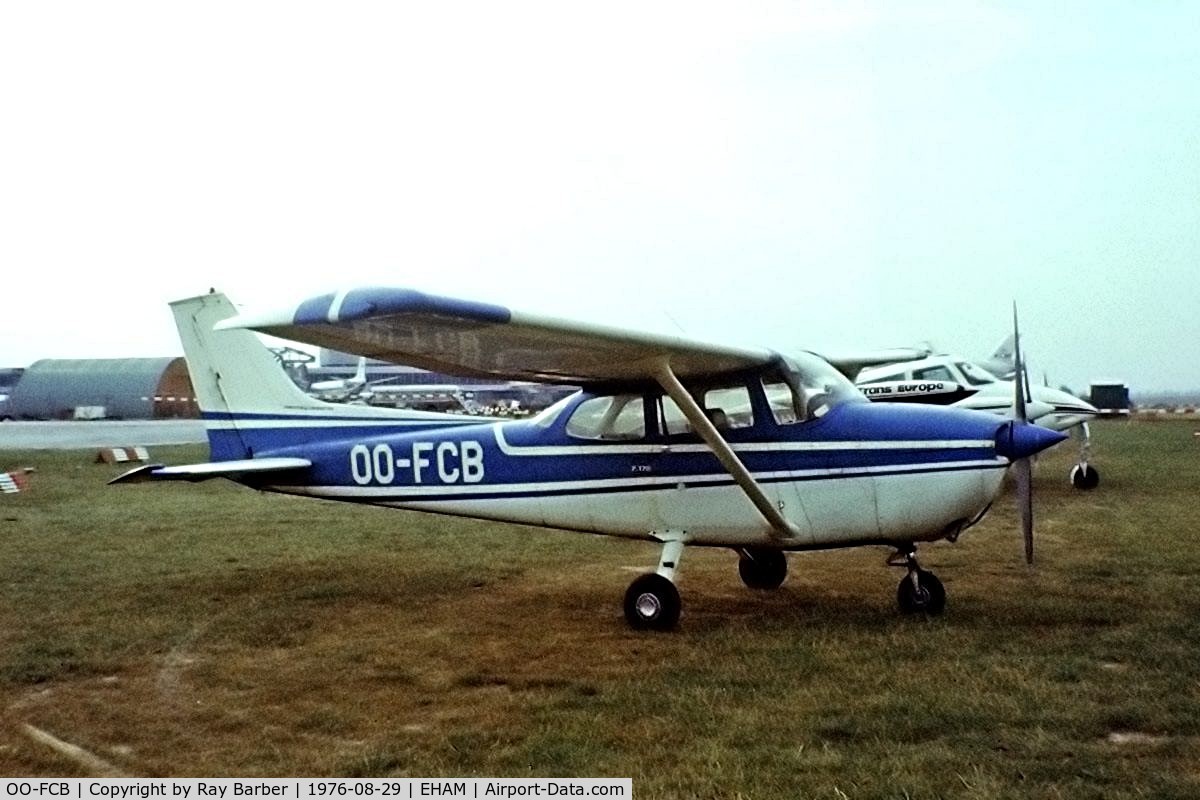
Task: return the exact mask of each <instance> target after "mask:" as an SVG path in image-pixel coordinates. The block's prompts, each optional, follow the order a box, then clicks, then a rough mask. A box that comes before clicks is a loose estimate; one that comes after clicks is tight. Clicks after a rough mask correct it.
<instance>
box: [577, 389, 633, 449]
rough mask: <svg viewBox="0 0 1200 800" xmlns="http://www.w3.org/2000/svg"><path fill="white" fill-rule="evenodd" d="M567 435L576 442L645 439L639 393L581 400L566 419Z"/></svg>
mask: <svg viewBox="0 0 1200 800" xmlns="http://www.w3.org/2000/svg"><path fill="white" fill-rule="evenodd" d="M567 435H569V436H574V437H576V438H577V439H599V440H602V441H615V442H628V441H635V440H637V439H644V438H645V436H646V411H645V407H644V405H643V403H642V396H641V395H640V394H618V395H606V396H602V397H593V398H591V399H590V400H584V401H583V402H582V403H580V404H579V405H578V406H577V407H576V408H575V412H574V413H573V414H571V418H570V419H569V420H567Z"/></svg>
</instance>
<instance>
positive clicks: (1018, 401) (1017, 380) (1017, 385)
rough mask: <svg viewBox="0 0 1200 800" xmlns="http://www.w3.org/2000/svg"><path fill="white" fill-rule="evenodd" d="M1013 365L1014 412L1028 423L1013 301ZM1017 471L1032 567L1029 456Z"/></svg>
mask: <svg viewBox="0 0 1200 800" xmlns="http://www.w3.org/2000/svg"><path fill="white" fill-rule="evenodd" d="M1013 365H1014V367H1015V370H1016V374H1014V375H1013V411H1014V412H1015V413H1016V417H1017V420H1018V422H1017V423H1015V424H1017V425H1023V424H1027V423H1028V420H1029V414H1028V410H1027V409H1026V407H1025V400H1026V397H1027V396H1029V395H1030V394H1032V393H1031V392H1030V391H1029V371H1028V370H1027V369H1026V368H1025V361H1024V359H1023V358H1022V357H1021V329H1020V325H1019V324H1018V322H1017V303H1016V301H1015V300H1014V301H1013ZM1013 466H1014V467H1016V470H1017V511H1018V512H1019V513H1020V515H1021V537H1022V538H1023V539H1024V540H1025V563H1026V564H1033V464H1032V462H1031V461H1030V460H1029V457H1028V456H1026V457H1025V458H1021V459H1018V460H1017V461H1016V462H1015V463H1014V464H1013Z"/></svg>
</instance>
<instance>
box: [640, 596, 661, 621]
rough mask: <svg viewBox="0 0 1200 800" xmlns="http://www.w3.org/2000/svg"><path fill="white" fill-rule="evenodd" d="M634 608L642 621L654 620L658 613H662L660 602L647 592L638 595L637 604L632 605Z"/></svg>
mask: <svg viewBox="0 0 1200 800" xmlns="http://www.w3.org/2000/svg"><path fill="white" fill-rule="evenodd" d="M634 607H635V608H637V612H638V614H640V615H641V616H642V618H643V619H654V618H655V617H657V616H658V613H659V612H660V611H662V602H661V601H660V600H659V599H658V598H657V597H655V596H654V595H652V594H650V593H649V592H643V593H642V594H640V595H638V599H637V602H636V603H634Z"/></svg>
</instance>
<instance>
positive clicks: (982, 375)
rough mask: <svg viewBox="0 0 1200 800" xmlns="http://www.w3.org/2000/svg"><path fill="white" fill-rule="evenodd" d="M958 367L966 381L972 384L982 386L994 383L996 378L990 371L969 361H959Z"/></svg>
mask: <svg viewBox="0 0 1200 800" xmlns="http://www.w3.org/2000/svg"><path fill="white" fill-rule="evenodd" d="M958 368H959V370H960V371H961V372H962V374H963V377H964V378H966V379H967V383H969V384H971V385H972V386H983V385H985V384H988V383H995V382H996V379H995V377H993V376H992V373H990V372H988V371H987V370H986V369H984V368H983V367H981V366H979V365H978V364H972V363H971V362H970V361H959V362H958Z"/></svg>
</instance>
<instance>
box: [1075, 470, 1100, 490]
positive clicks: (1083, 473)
mask: <svg viewBox="0 0 1200 800" xmlns="http://www.w3.org/2000/svg"><path fill="white" fill-rule="evenodd" d="M1071 485H1072V486H1074V487H1075V488H1076V489H1082V490H1083V491H1085V492H1086V491H1089V490H1091V489H1095V488H1096V487H1097V486H1099V485H1100V473H1099V472H1097V471H1096V468H1095V467H1093V466H1092V465H1091V464H1076V465H1075V466H1073V467H1071Z"/></svg>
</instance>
